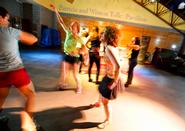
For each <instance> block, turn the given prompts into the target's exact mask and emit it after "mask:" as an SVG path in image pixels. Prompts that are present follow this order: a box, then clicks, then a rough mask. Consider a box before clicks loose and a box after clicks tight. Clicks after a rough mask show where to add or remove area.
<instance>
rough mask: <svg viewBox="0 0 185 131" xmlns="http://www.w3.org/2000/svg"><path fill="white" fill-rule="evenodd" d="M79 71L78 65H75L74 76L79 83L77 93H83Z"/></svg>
mask: <svg viewBox="0 0 185 131" xmlns="http://www.w3.org/2000/svg"><path fill="white" fill-rule="evenodd" d="M78 70H79V65H78V63H75V64H73V75H74V78H75V81H76V83H77V93H81V89H82V86H81V81H80V77H79V73H78Z"/></svg>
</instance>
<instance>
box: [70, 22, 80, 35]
mask: <svg viewBox="0 0 185 131" xmlns="http://www.w3.org/2000/svg"><path fill="white" fill-rule="evenodd" d="M73 26H76V27H77V29H78V33H79V32H80V24H79V22H77V21H73V22H71V24H70V28H73Z"/></svg>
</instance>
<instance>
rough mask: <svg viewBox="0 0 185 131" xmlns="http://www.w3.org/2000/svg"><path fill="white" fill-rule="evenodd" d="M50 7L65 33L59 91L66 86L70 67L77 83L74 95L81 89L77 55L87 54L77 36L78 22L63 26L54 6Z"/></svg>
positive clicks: (78, 30)
mask: <svg viewBox="0 0 185 131" xmlns="http://www.w3.org/2000/svg"><path fill="white" fill-rule="evenodd" d="M51 7H52V8H53V9H54V10H55V13H56V16H57V19H58V22H59V24H60V25H61V26H62V28H63V29H64V31H65V32H66V38H65V42H64V60H63V61H62V64H61V72H62V74H61V77H60V81H59V89H62V88H64V87H65V86H66V85H65V79H66V74H67V70H68V69H69V67H70V66H72V70H73V75H74V78H75V81H76V83H77V89H76V93H81V90H82V87H81V83H80V78H79V77H78V70H79V67H78V66H79V64H78V63H79V57H80V55H79V54H80V52H87V51H86V46H85V44H84V42H83V40H82V39H81V38H80V37H79V35H78V34H79V32H80V25H79V23H78V22H76V21H74V22H72V23H71V24H70V26H69V28H68V27H67V26H66V25H65V23H64V21H63V19H62V17H61V16H60V14H59V12H58V10H57V9H56V8H55V6H54V5H51Z"/></svg>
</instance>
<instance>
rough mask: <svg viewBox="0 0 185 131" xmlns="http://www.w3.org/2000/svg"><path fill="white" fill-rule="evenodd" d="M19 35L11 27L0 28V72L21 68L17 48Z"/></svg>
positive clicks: (16, 30) (18, 32) (17, 31)
mask: <svg viewBox="0 0 185 131" xmlns="http://www.w3.org/2000/svg"><path fill="white" fill-rule="evenodd" d="M20 33H21V31H20V30H18V29H15V28H12V27H0V72H7V71H12V70H16V69H19V68H21V67H23V63H22V60H21V58H20V53H19V46H18V38H19V36H20Z"/></svg>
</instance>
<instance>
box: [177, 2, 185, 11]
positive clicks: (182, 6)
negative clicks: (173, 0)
mask: <svg viewBox="0 0 185 131" xmlns="http://www.w3.org/2000/svg"><path fill="white" fill-rule="evenodd" d="M178 9H179V10H183V9H185V2H181V3H180V4H179V5H178Z"/></svg>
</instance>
